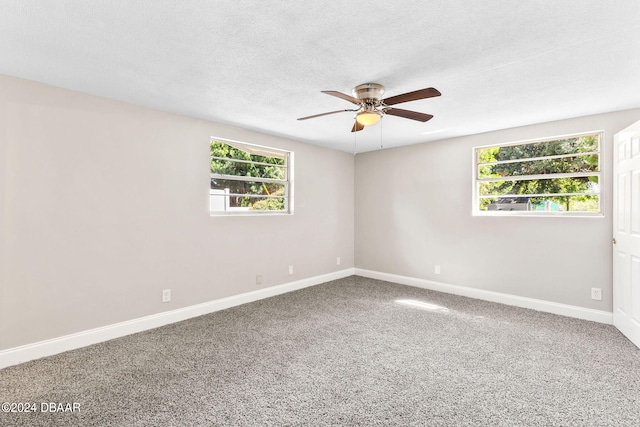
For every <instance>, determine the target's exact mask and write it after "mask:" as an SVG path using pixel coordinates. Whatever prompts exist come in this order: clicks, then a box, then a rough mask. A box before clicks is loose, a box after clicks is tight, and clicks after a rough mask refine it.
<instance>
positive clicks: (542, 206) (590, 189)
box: [474, 133, 602, 215]
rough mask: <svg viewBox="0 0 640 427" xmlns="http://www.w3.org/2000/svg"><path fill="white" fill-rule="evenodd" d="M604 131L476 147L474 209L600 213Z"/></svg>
mask: <svg viewBox="0 0 640 427" xmlns="http://www.w3.org/2000/svg"><path fill="white" fill-rule="evenodd" d="M601 139H602V133H589V134H581V135H570V136H563V137H556V138H552V139H545V140H538V141H528V142H515V143H510V144H502V145H496V146H492V147H476V148H475V149H474V154H475V171H474V184H475V191H474V214H479V215H497V214H512V215H518V214H527V215H532V214H533V215H539V214H542V215H548V214H577V215H599V214H601V212H602V210H601V206H600V203H601V200H600V197H601V194H600V188H601V186H602V181H601V169H600V165H601V163H600V160H601V156H600V146H601Z"/></svg>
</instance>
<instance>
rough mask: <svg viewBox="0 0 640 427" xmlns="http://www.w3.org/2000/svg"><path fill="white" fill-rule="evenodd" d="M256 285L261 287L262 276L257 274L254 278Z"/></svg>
mask: <svg viewBox="0 0 640 427" xmlns="http://www.w3.org/2000/svg"><path fill="white" fill-rule="evenodd" d="M256 285H262V275H261V274H258V275H257V276H256Z"/></svg>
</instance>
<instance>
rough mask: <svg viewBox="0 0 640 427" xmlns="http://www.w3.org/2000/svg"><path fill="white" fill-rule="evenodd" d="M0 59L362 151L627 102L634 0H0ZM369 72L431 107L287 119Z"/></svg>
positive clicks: (14, 71) (162, 104)
mask: <svg viewBox="0 0 640 427" xmlns="http://www.w3.org/2000/svg"><path fill="white" fill-rule="evenodd" d="M0 73H2V74H7V75H11V76H17V77H22V78H26V79H30V80H35V81H40V82H44V83H48V84H52V85H55V86H60V87H64V88H69V89H73V90H78V91H82V92H86V93H90V94H95V95H100V96H104V97H108V98H113V99H118V100H123V101H127V102H131V103H134V104H139V105H143V106H147V107H151V108H156V109H160V110H165V111H171V112H175V113H180V114H184V115H188V116H193V117H198V118H204V119H208V120H213V121H217V122H222V123H228V124H233V125H237V126H240V127H244V128H249V129H255V130H260V131H262V132H266V133H270V134H275V135H281V136H286V137H289V138H292V139H295V140H299V141H304V142H309V143H313V144H319V145H324V146H327V147H331V148H334V149H339V150H344V151H351V152H353V151H358V152H362V151H368V150H374V149H378V148H380V146H381V145H383V146H384V147H393V146H400V145H408V144H415V143H421V142H427V141H432V140H436V139H443V138H450V137H454V136H460V135H468V134H474V133H480V132H486V131H491V130H495V129H503V128H508V127H514V126H520V125H526V124H532V123H539V122H545V121H552V120H559V119H563V118H569V117H576V116H583V115H588V114H595V113H601V112H608V111H616V110H624V109H628V108H635V107H640V2H639V1H638V0H616V1H615V2H614V1H612V2H607V1H602V0H574V1H569V0H564V1H563V0H529V1H513V0H483V1H474V2H472V1H468V0H419V1H413V0H405V1H388V0H385V1H380V0H366V1H365V0H350V1H337V0H336V1H315V2H303V1H275V0H272V1H264V0H262V1H256V0H252V1H243V0H232V1H224V0H223V1H220V0H218V1H212V0H182V1H178V0H162V1H158V0H138V1H131V0H93V1H86V0H57V1H42V0H0ZM367 82H375V83H381V84H383V85H384V86H385V87H386V93H385V96H393V95H397V94H400V93H404V92H409V91H413V90H417V89H422V88H425V87H431V86H432V87H435V88H437V89H439V90H440V91H441V92H442V96H441V97H439V98H431V99H427V100H421V101H414V102H410V103H405V104H401V105H399V107H400V108H404V109H409V110H416V111H420V112H425V113H430V114H433V115H434V116H435V117H434V118H433V119H432V120H431V121H429V122H426V123H420V122H415V121H412V120H407V119H402V118H398V117H392V116H387V117H385V118H384V119H383V120H382V121H381V124H379V125H376V126H372V127H368V128H365V129H364V131H362V132H358V133H357V134H356V135H357V137H354V134H352V133H351V132H349V131H350V129H351V126H352V125H353V113H346V112H345V113H341V114H335V115H331V116H324V117H319V118H316V119H312V120H307V121H297V120H296V118H298V117H302V116H308V115H312V114H317V113H323V112H328V111H335V110H339V109H343V108H351V106H352V104H350V103H348V102H347V101H344V100H341V99H339V98H335V97H331V96H328V95H325V94H322V93H321V92H320V91H321V90H336V91H340V92H344V93H347V94H351V89H352V88H353V87H354V86H356V85H358V84H361V83H367ZM251 142H256V143H259V142H258V141H251Z"/></svg>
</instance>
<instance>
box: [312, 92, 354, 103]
mask: <svg viewBox="0 0 640 427" xmlns="http://www.w3.org/2000/svg"><path fill="white" fill-rule="evenodd" d="M321 92H322V93H326V94H327V95H331V96H337V97H338V98H342V99H345V100H347V101H349V102H351V103H353V104H356V105H360V104H361V103H362V101H360V100H359V99H358V98H354V97H353V96H349V95H347V94H346V93H342V92H337V91H335V90H323V91H321Z"/></svg>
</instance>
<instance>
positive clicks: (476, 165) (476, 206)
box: [471, 130, 605, 218]
mask: <svg viewBox="0 0 640 427" xmlns="http://www.w3.org/2000/svg"><path fill="white" fill-rule="evenodd" d="M594 135H597V136H598V151H593V152H585V153H579V154H578V155H576V154H575V153H573V154H560V155H554V156H543V157H532V158H518V159H510V160H503V161H500V162H498V163H495V164H504V163H517V162H523V161H535V160H543V159H554V158H563V157H578V156H579V157H582V156H588V155H593V154H597V155H598V171H597V172H569V173H562V174H537V175H520V176H513V177H506V178H507V179H502V180H535V179H552V178H578V177H591V176H597V177H598V187H599V191H598V192H597V193H589V194H594V195H597V196H598V201H599V211H598V212H579V211H531V210H513V211H507V210H481V209H480V199H481V198H489V197H490V196H481V195H480V184H481V183H483V182H492V181H500V180H501V179H498V178H495V179H491V178H479V177H478V174H479V170H480V167H481V166H485V165H487V164H492V163H482V164H481V163H480V162H479V152H480V150H482V149H486V148H493V147H509V146H517V145H525V144H537V143H542V142H548V141H557V140H562V139H568V138H579V137H583V136H594ZM604 136H605V132H604V130H594V131H588V132H580V133H573V134H565V135H556V136H551V137H543V138H536V139H527V140H520V141H512V142H506V143H500V144H486V145H481V146H475V147H473V148H472V150H471V156H472V165H473V167H472V169H473V170H472V177H471V181H472V184H471V185H472V207H471V209H472V215H473V216H515V217H587V218H602V217H604V197H605V194H604V189H605V185H604V184H605V182H604V181H605V179H604V178H605V174H604V166H605V161H604V152H605V151H604V149H603V146H604V140H605V138H604ZM583 194H585V193H553V194H552V193H542V194H526V195H504V196H502V197H514V198H515V197H525V198H529V199H530V198H531V197H536V196H537V197H541V196H548V195H557V196H571V195H583ZM493 197H496V196H493ZM497 197H500V196H497Z"/></svg>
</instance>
